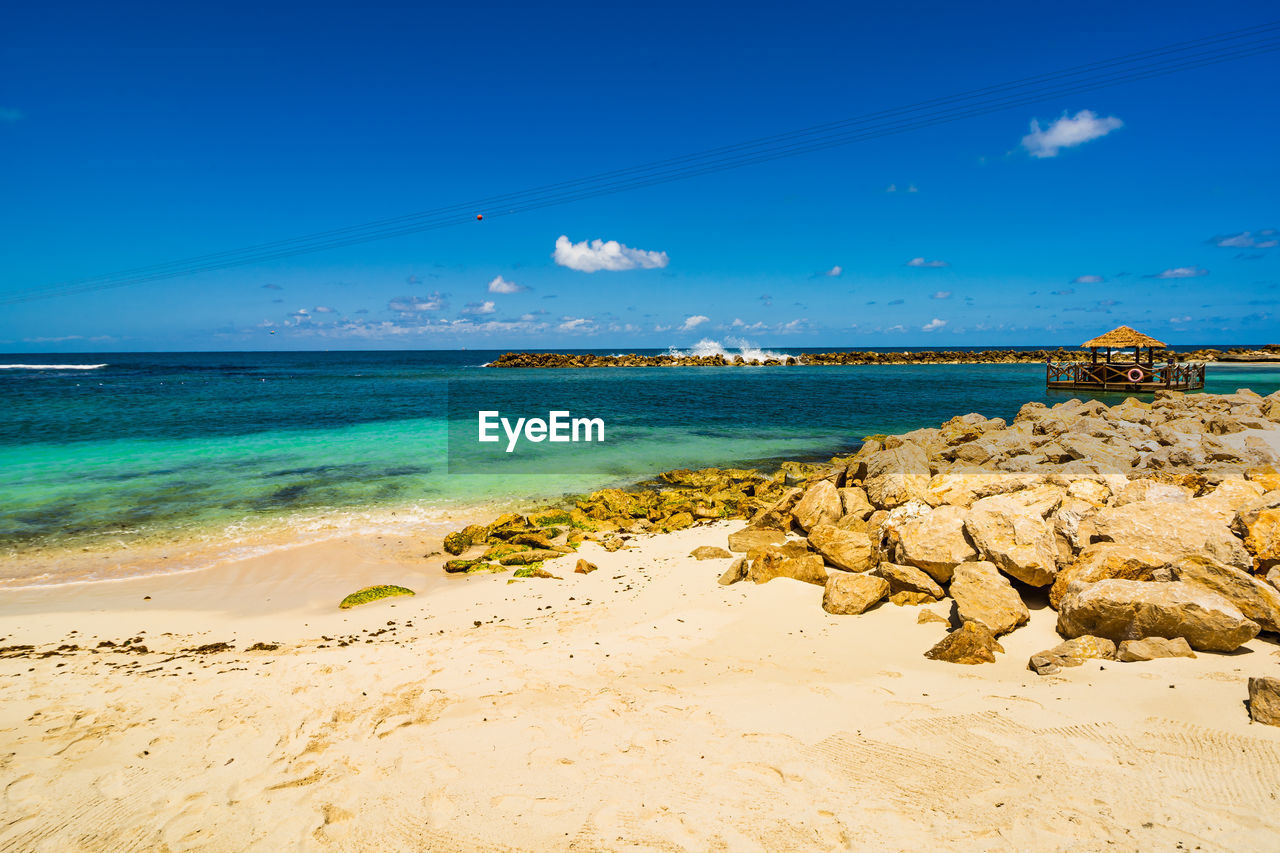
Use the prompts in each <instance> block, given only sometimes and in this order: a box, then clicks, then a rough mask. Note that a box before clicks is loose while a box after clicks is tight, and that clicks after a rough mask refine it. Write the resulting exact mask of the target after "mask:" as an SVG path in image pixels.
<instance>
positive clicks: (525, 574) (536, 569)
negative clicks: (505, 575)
mask: <svg viewBox="0 0 1280 853" xmlns="http://www.w3.org/2000/svg"><path fill="white" fill-rule="evenodd" d="M512 577H517V578H550V579H551V580H557V581H558V580H563V578H560V577H557V576H556V575H553V574H551V572H549V571H547V570H546V569H544V568H542V564H541V563H535V564H534V565H532V566H525V567H524V568H523V569H516V570H515V573H514V574H513V575H512Z"/></svg>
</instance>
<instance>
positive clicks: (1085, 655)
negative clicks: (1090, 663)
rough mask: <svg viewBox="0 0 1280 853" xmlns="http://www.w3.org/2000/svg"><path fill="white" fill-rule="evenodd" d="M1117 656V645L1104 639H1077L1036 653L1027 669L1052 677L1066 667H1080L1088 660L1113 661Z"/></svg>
mask: <svg viewBox="0 0 1280 853" xmlns="http://www.w3.org/2000/svg"><path fill="white" fill-rule="evenodd" d="M1115 656H1116V644H1115V643H1113V642H1111V641H1110V640H1108V639H1105V638H1103V637H1090V636H1087V635H1086V636H1083V637H1076V638H1075V639H1073V640H1066V641H1065V642H1062V643H1059V644H1058V645H1056V646H1054V647H1053V648H1051V649H1046V650H1044V651H1043V652H1036V653H1035V654H1034V655H1032V656H1031V659H1030V660H1029V661H1027V669H1030V670H1031V671H1033V672H1035V673H1036V675H1052V674H1053V673H1055V672H1057V671H1058V670H1060V669H1062V667H1064V666H1080V664H1082V663H1084V662H1085V661H1086V660H1090V659H1099V660H1112V659H1114V658H1115Z"/></svg>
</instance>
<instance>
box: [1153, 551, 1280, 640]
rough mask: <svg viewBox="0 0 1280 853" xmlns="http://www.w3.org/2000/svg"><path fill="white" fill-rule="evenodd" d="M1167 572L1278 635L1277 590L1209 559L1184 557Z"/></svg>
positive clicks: (1279, 596) (1279, 601)
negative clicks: (1205, 591) (1227, 603)
mask: <svg viewBox="0 0 1280 853" xmlns="http://www.w3.org/2000/svg"><path fill="white" fill-rule="evenodd" d="M1170 568H1171V569H1172V570H1173V575H1174V577H1176V578H1177V579H1178V580H1180V581H1186V582H1187V583H1193V584H1198V585H1199V586H1202V587H1204V588H1206V589H1209V590H1212V591H1213V592H1216V593H1217V594H1218V595H1220V596H1222V597H1223V598H1225V599H1226V600H1227V601H1230V602H1231V603H1232V604H1234V605H1235V606H1236V607H1238V608H1239V609H1240V612H1241V613H1243V614H1244V615H1245V616H1246V617H1247V618H1249V619H1252V620H1253V621H1254V622H1257V623H1258V624H1259V625H1261V626H1262V630H1264V631H1275V632H1280V590H1276V589H1275V588H1274V587H1272V586H1271V584H1269V583H1267V582H1266V581H1261V580H1258V579H1257V578H1255V577H1254V576H1253V575H1251V574H1249V573H1248V572H1243V571H1241V570H1240V569H1237V568H1235V567H1234V566H1228V565H1226V564H1224V563H1219V562H1218V561H1217V560H1214V559H1211V558H1209V557H1184V558H1182V559H1180V560H1178V561H1177V562H1175V563H1173V564H1172V565H1171V566H1170Z"/></svg>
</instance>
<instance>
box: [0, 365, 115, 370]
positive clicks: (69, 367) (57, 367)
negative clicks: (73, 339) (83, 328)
mask: <svg viewBox="0 0 1280 853" xmlns="http://www.w3.org/2000/svg"><path fill="white" fill-rule="evenodd" d="M99 367H106V365H105V364H0V370H97V369H98V368H99Z"/></svg>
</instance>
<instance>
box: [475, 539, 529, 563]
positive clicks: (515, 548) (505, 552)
mask: <svg viewBox="0 0 1280 853" xmlns="http://www.w3.org/2000/svg"><path fill="white" fill-rule="evenodd" d="M532 550H533V549H532V548H530V547H529V546H528V545H513V544H510V543H507V542H504V543H502V544H500V545H491V546H489V550H487V551H485V552H484V558H485V559H486V560H501V559H502V558H503V557H507V556H510V555H511V554H517V553H519V552H521V551H532Z"/></svg>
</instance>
